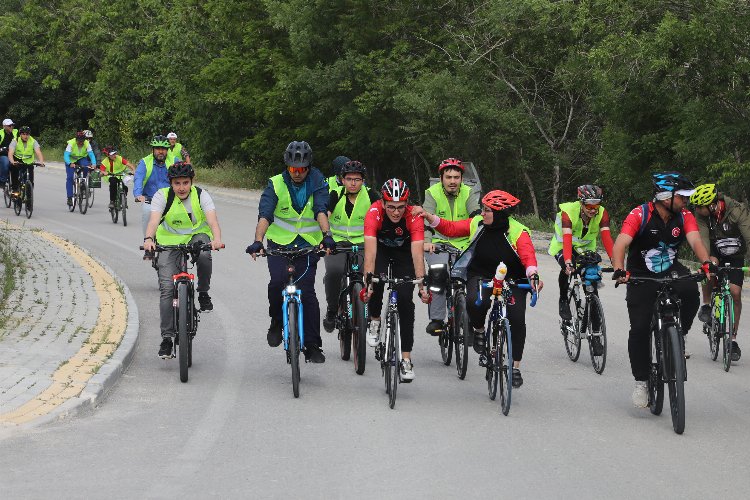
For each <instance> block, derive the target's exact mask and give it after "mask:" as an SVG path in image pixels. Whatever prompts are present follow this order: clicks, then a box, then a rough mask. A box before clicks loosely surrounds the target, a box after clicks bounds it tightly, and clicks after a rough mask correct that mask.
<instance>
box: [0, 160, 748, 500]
mask: <svg viewBox="0 0 750 500" xmlns="http://www.w3.org/2000/svg"><path fill="white" fill-rule="evenodd" d="M63 189H64V181H63V173H62V172H61V171H60V170H53V169H48V170H41V169H38V170H37V186H36V194H37V203H36V207H35V211H34V216H33V218H32V219H31V221H29V224H31V225H32V226H35V227H43V228H45V229H47V230H48V231H51V232H54V233H57V234H59V235H62V236H64V237H66V238H68V239H70V240H73V241H75V242H76V243H78V244H79V245H81V246H83V247H84V248H87V249H89V250H90V251H91V252H92V253H93V254H94V255H95V256H96V257H98V258H99V259H101V260H103V261H104V262H106V263H107V264H109V266H111V267H112V268H113V269H114V270H115V271H116V272H117V273H118V274H119V276H121V277H122V278H124V280H125V281H126V282H127V284H128V285H129V287H130V289H131V292H132V293H133V295H134V297H135V299H136V302H137V304H138V307H139V310H140V314H141V324H140V339H139V344H138V347H137V352H136V355H135V358H134V361H133V363H132V365H131V366H130V368H129V369H128V370H127V372H126V373H125V375H124V377H123V378H122V379H121V381H120V382H119V383H118V384H117V385H116V386H115V388H114V389H113V390H112V392H111V393H110V394H109V396H108V397H107V398H106V399H105V400H104V402H103V403H102V404H101V405H100V406H99V407H98V408H96V409H95V410H93V411H91V412H90V413H89V414H85V415H83V416H80V417H76V418H72V419H67V420H63V421H59V422H56V423H53V424H49V425H45V426H42V427H37V428H35V429H32V430H23V431H16V432H13V433H12V434H10V435H5V436H3V438H2V441H0V442H1V443H2V449H3V453H2V454H0V496H2V497H3V498H20V497H23V498H45V497H50V496H53V495H54V496H55V497H59V498H68V497H79V498H80V497H102V496H105V495H106V496H107V497H112V498H143V497H149V498H151V497H183V498H205V497H207V496H216V497H279V498H289V497H303V498H308V497H313V498H322V497H326V498H329V497H339V498H352V497H362V498H375V497H395V496H402V495H403V496H404V497H408V498H436V497H437V498H456V497H462V498H467V497H479V496H480V495H483V496H490V497H494V498H499V497H508V496H510V495H513V496H514V497H519V498H525V497H553V496H554V497H561V498H573V497H575V498H625V497H632V496H634V494H639V495H644V496H646V497H649V498H653V497H657V496H668V497H678V496H679V497H685V498H702V497H707V496H710V497H719V496H723V495H732V494H737V492H742V491H746V489H747V488H748V486H750V479H749V478H750V475H749V474H748V449H750V432H749V431H748V428H750V417H748V414H749V413H750V412H748V410H750V391H748V387H749V386H750V384H749V383H750V369H749V368H748V366H747V364H748V362H747V361H746V359H743V360H742V361H740V363H738V364H736V365H735V366H734V367H733V368H732V370H731V371H730V372H729V373H725V372H724V371H723V370H722V369H721V367H720V364H719V363H716V362H712V361H711V360H710V359H709V357H708V348H707V342H706V340H705V338H704V337H703V336H702V335H701V334H700V332H699V331H698V330H697V329H695V328H694V329H693V331H692V333H691V336H690V349H691V350H692V351H693V353H694V355H693V358H692V359H690V360H689V362H688V372H689V381H688V383H687V385H686V393H687V411H686V413H687V425H686V430H685V433H684V435H682V436H678V435H676V434H674V432H673V431H672V426H671V421H670V417H669V414H668V409H667V410H666V411H665V413H664V414H663V415H662V416H660V417H655V416H652V415H651V414H650V413H649V412H648V411H647V410H638V409H635V408H633V407H632V405H631V402H630V394H631V391H632V388H633V381H632V377H631V375H630V367H629V363H628V358H627V315H626V311H625V302H624V289H622V288H620V289H617V290H615V288H614V287H613V286H611V284H609V283H608V284H607V286H606V287H605V288H603V289H602V290H601V297H602V300H603V303H604V307H605V311H606V316H607V325H608V338H609V357H608V362H607V368H606V370H605V372H604V374H603V375H601V376H599V375H596V374H595V373H594V371H593V369H592V368H591V365H590V363H589V361H588V358H587V352H584V353H583V354H582V356H581V360H580V361H579V362H578V363H572V362H570V361H569V360H568V358H567V356H566V354H565V351H564V348H563V343H562V338H561V336H560V334H559V330H558V321H557V290H556V275H557V270H556V264H555V263H554V262H553V260H552V259H551V258H550V257H548V256H546V255H544V254H540V255H539V261H540V266H541V273H542V276H543V278H545V280H546V282H547V289H546V290H545V292H544V293H543V294H542V297H541V299H540V302H539V304H538V306H537V307H536V308H534V309H529V310H528V325H529V327H528V329H529V335H528V341H527V348H526V352H525V359H524V363H523V366H522V368H523V375H524V379H525V384H524V386H523V387H522V388H521V389H519V390H516V391H514V392H513V406H512V408H511V411H510V415H509V416H508V417H504V416H503V415H502V414H501V413H500V410H499V404H498V402H492V401H490V400H489V399H488V397H487V391H486V383H485V381H484V378H483V373H482V372H481V369H480V368H479V367H478V366H477V363H476V361H477V358H476V356H475V355H474V354H472V355H471V358H470V366H469V372H468V375H467V377H466V380H463V381H461V380H458V379H457V377H456V375H455V369H454V367H452V366H451V367H445V366H443V364H442V363H441V361H440V353H439V349H438V346H437V342H436V341H435V340H434V339H433V338H432V337H428V336H427V335H426V334H425V333H424V327H425V325H426V323H427V321H426V306H423V305H421V304H419V305H418V306H417V308H418V310H417V324H416V328H415V331H416V332H417V333H416V345H415V349H414V353H413V357H414V360H415V373H416V380H415V381H414V383H412V384H411V385H402V386H401V387H400V388H399V391H398V401H397V403H396V408H395V410H391V409H389V408H388V406H387V399H386V396H385V393H384V391H383V382H382V378H381V375H380V370H378V369H376V366H375V362H374V359H373V358H372V354H371V353H370V358H369V359H368V365H367V371H366V373H365V374H364V376H357V375H356V374H355V373H354V370H353V365H352V363H350V362H344V361H341V360H340V359H338V358H337V352H338V345H337V341H336V340H335V336H334V334H326V333H325V332H323V338H324V349H325V350H326V353H327V356H328V361H327V362H326V363H325V364H324V365H310V364H303V365H302V382H301V397H300V398H299V399H294V398H293V397H292V393H291V392H292V391H291V383H290V374H289V368H288V366H287V365H286V363H285V361H284V355H283V351H282V350H281V349H280V348H276V349H271V348H269V347H268V345H267V344H266V339H265V335H266V328H267V323H268V319H267V301H266V282H267V275H268V271H267V268H266V264H265V261H259V262H252V261H251V260H250V259H249V257H248V256H246V254H244V248H245V246H246V245H247V244H248V243H249V242H250V241H251V235H252V231H253V230H254V227H255V221H256V217H257V210H256V207H257V201H254V200H253V199H240V198H236V197H229V196H219V195H217V196H216V201H217V206H218V214H219V220H220V223H221V225H222V229H223V234H224V241H225V243H226V245H227V249H226V250H225V251H222V252H220V253H218V254H215V256H214V278H213V289H212V296H213V300H214V304H215V310H214V312H212V313H211V314H207V315H204V316H203V317H202V321H201V324H200V329H199V332H198V336H197V337H196V342H195V345H194V352H195V361H194V364H193V368H192V369H191V371H190V381H189V383H187V384H182V383H180V381H179V378H178V367H177V362H176V360H172V361H169V362H166V361H162V360H160V359H158V358H157V356H156V352H157V350H158V344H159V341H160V337H159V332H158V310H157V305H158V292H157V284H156V276H155V273H154V271H153V270H152V269H151V268H150V267H148V266H147V265H145V264H144V263H143V262H142V261H141V257H140V252H139V250H138V245H139V244H140V242H141V239H142V238H141V229H140V219H139V215H140V214H139V211H138V208H134V209H133V210H132V211H131V217H130V219H131V221H132V222H131V225H129V226H128V227H127V228H123V226H122V225H121V224H118V225H114V224H112V222H111V220H110V219H109V215H108V213H107V211H106V200H105V198H106V191H105V190H100V191H99V192H98V193H97V199H96V203H95V205H94V207H93V208H92V209H90V210H89V213H88V214H87V215H85V216H82V215H80V214H79V213H78V212H76V213H69V212H68V211H67V209H66V207H65V205H64V193H63ZM132 206H133V204H131V207H132ZM136 207H137V206H136ZM0 214H1V215H2V216H3V217H9V218H11V220H14V221H17V222H19V221H20V218H16V217H15V215H13V214H12V212H11V211H10V210H7V209H4V208H3V209H2V212H0ZM318 283H319V285H320V286H319V288H318V295H319V297H323V288H322V266H321V269H320V270H319V273H318ZM744 324H747V323H746V322H744ZM741 331H742V332H743V333H744V329H741ZM743 337H744V335H743ZM742 345H743V347H744V346H745V345H747V347H746V348H745V349H746V350H747V349H750V344H744V343H743V344H742ZM584 347H585V344H584ZM748 352H750V351H748Z"/></svg>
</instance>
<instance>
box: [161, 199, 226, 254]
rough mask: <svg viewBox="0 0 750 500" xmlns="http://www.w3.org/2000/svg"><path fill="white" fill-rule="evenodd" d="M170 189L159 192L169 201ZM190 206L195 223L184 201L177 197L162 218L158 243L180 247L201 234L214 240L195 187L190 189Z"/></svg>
mask: <svg viewBox="0 0 750 500" xmlns="http://www.w3.org/2000/svg"><path fill="white" fill-rule="evenodd" d="M170 189H172V188H161V189H160V190H159V191H160V192H161V193H162V194H163V195H164V198H165V199H167V198H168V196H169V190H170ZM190 206H191V207H192V209H193V217H195V223H193V221H191V220H190V216H189V215H188V212H187V210H186V209H185V205H183V203H182V200H180V199H179V198H177V197H176V196H175V200H174V203H172V206H171V207H169V211H168V212H167V213H166V214H164V215H163V216H162V221H161V223H160V224H159V227H158V228H157V229H156V241H158V242H159V243H160V244H162V245H180V244H183V243H190V240H191V239H192V237H193V236H194V235H196V234H201V233H202V234H207V235H208V237H209V238H211V239H213V238H214V235H213V233H212V232H211V228H210V227H209V225H208V222H207V221H206V214H205V213H204V212H203V209H202V208H201V200H200V196H198V191H197V190H196V189H195V186H193V187H192V188H190Z"/></svg>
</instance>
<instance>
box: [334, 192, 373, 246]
mask: <svg viewBox="0 0 750 500" xmlns="http://www.w3.org/2000/svg"><path fill="white" fill-rule="evenodd" d="M368 210H370V195H369V193H368V188H366V187H364V186H363V187H362V189H360V190H359V193H357V199H356V200H354V208H353V209H352V215H351V217H350V216H348V215H346V194H343V193H342V196H341V198H339V201H338V203H336V206H335V207H334V209H333V212H331V218H330V220H329V223H330V224H331V234H332V235H333V239H334V240H335V241H349V242H350V243H358V244H359V243H364V242H365V216H366V215H367V211H368Z"/></svg>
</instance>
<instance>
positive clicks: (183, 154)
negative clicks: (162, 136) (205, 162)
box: [167, 132, 190, 163]
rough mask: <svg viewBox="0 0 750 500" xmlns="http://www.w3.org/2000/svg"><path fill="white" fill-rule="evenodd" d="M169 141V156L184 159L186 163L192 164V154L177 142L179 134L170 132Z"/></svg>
mask: <svg viewBox="0 0 750 500" xmlns="http://www.w3.org/2000/svg"><path fill="white" fill-rule="evenodd" d="M167 140H168V141H169V154H170V155H172V156H176V157H178V158H182V160H183V161H184V162H186V163H190V153H188V150H187V148H186V147H185V146H183V145H182V144H180V143H179V142H177V134H175V133H174V132H170V133H168V134H167Z"/></svg>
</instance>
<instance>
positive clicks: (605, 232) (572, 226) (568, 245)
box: [548, 184, 613, 355]
mask: <svg viewBox="0 0 750 500" xmlns="http://www.w3.org/2000/svg"><path fill="white" fill-rule="evenodd" d="M577 191H578V201H571V202H569V203H561V204H560V211H559V212H558V213H557V217H555V234H554V236H552V239H551V240H550V242H549V250H548V253H549V254H550V255H551V256H553V257H554V258H555V260H557V263H558V264H560V268H561V269H560V275H559V276H558V278H557V282H558V285H559V287H560V300H559V309H560V318H562V319H564V320H568V321H569V320H571V319H572V317H571V313H570V308H569V307H568V303H567V301H566V298H567V295H568V276H569V275H570V273H571V272H573V270H574V269H575V266H576V261H577V260H578V256H579V255H581V254H582V253H584V252H587V251H596V239H597V237H598V236H601V240H602V245H604V250H605V251H606V252H607V256H609V260H610V261H611V260H612V244H613V243H612V235H611V233H610V230H609V212H607V209H606V208H604V207H603V206H602V205H601V203H602V194H603V193H602V188H600V187H599V186H595V185H593V184H584V185H582V186H578V190H577ZM595 293H596V292H595ZM594 339H595V340H594V344H593V348H594V354H595V355H600V354H601V351H602V350H603V347H602V345H601V341H600V339H599V337H594Z"/></svg>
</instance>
